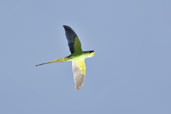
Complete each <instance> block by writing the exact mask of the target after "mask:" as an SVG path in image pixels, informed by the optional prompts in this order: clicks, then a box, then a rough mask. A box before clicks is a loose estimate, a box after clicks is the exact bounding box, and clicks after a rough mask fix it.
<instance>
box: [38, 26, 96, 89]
mask: <svg viewBox="0 0 171 114" xmlns="http://www.w3.org/2000/svg"><path fill="white" fill-rule="evenodd" d="M63 27H64V29H65V35H66V38H67V41H68V46H69V49H70V52H71V54H70V55H69V56H66V57H64V58H60V59H57V60H53V61H50V62H45V63H41V64H38V65H36V66H40V65H44V64H49V63H56V62H64V61H72V70H73V74H74V82H75V88H76V90H79V89H80V88H81V86H82V84H83V82H84V78H85V74H86V65H85V59H86V58H90V57H93V56H94V55H95V52H94V50H91V51H82V48H81V42H80V40H79V38H78V36H77V34H76V33H75V32H74V30H73V29H72V28H71V27H69V26H67V25H64V26H63Z"/></svg>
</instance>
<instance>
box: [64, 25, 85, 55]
mask: <svg viewBox="0 0 171 114" xmlns="http://www.w3.org/2000/svg"><path fill="white" fill-rule="evenodd" d="M63 27H64V29H65V35H66V38H67V40H68V46H69V49H70V52H71V54H72V53H81V52H82V49H81V43H80V40H79V38H78V36H77V34H76V33H75V32H74V31H73V30H72V28H71V27H69V26H67V25H64V26H63Z"/></svg>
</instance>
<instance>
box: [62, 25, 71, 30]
mask: <svg viewBox="0 0 171 114" xmlns="http://www.w3.org/2000/svg"><path fill="white" fill-rule="evenodd" d="M63 27H64V28H65V29H71V27H70V26H68V25H63Z"/></svg>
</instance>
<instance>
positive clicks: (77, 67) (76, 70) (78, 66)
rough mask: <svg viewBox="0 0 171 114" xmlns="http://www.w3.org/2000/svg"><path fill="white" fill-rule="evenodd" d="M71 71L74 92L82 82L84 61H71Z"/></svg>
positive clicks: (84, 71) (84, 72)
mask: <svg viewBox="0 0 171 114" xmlns="http://www.w3.org/2000/svg"><path fill="white" fill-rule="evenodd" d="M72 70H73V74H74V81H75V88H76V90H79V89H80V88H81V86H82V84H83V82H84V78H85V74H86V66H85V61H84V60H79V61H72Z"/></svg>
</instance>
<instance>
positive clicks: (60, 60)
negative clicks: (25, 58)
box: [36, 58, 68, 66]
mask: <svg viewBox="0 0 171 114" xmlns="http://www.w3.org/2000/svg"><path fill="white" fill-rule="evenodd" d="M67 60H68V58H61V59H57V60H53V61H49V62H46V63H41V64H37V65H36V66H40V65H44V64H49V63H56V62H63V61H67Z"/></svg>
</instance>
